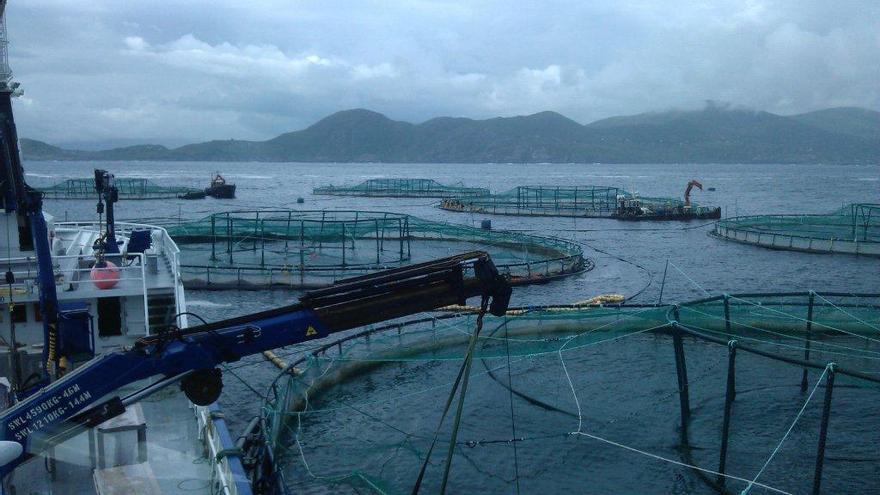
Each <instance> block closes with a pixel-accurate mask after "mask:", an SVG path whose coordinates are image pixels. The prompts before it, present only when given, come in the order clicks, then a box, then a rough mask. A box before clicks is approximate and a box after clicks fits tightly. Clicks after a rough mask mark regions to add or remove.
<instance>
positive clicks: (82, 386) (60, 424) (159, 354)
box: [0, 251, 510, 475]
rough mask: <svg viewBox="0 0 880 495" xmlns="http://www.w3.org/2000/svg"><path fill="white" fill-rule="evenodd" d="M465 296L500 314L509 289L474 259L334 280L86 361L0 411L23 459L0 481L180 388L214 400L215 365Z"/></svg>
mask: <svg viewBox="0 0 880 495" xmlns="http://www.w3.org/2000/svg"><path fill="white" fill-rule="evenodd" d="M473 296H482V297H483V298H484V300H485V301H486V302H487V303H488V302H489V300H490V299H491V305H490V306H489V311H490V312H492V313H493V314H496V315H502V314H504V312H505V311H506V310H507V304H508V302H509V299H510V286H509V285H508V284H507V282H506V280H505V279H504V278H503V277H502V276H501V275H500V274H499V273H498V271H497V269H496V268H495V265H494V264H493V263H492V260H491V259H490V257H489V255H488V254H487V253H485V252H482V251H473V252H469V253H464V254H461V255H458V256H452V257H448V258H443V259H439V260H436V261H431V262H427V263H421V264H416V265H411V266H407V267H402V268H397V269H393V270H388V271H384V272H379V273H377V274H373V275H366V276H363V277H357V278H351V279H346V280H342V281H340V282H338V283H337V284H335V285H333V286H331V287H328V288H326V289H319V290H315V291H312V292H308V293H306V295H305V296H304V297H303V298H301V299H300V301H299V302H298V303H296V304H292V305H289V306H284V307H280V308H276V309H272V310H269V311H263V312H260V313H256V314H251V315H246V316H241V317H237V318H232V319H228V320H223V321H218V322H214V323H207V324H204V325H200V326H196V327H191V328H187V329H185V330H173V331H168V332H164V333H162V334H158V335H151V336H149V337H145V338H143V339H140V340H139V341H137V342H136V344H135V345H134V347H133V348H132V349H129V350H123V351H118V352H111V353H107V354H103V355H100V356H98V357H96V358H94V359H93V360H91V361H89V362H88V363H86V364H84V365H83V366H81V367H80V368H78V369H76V370H75V371H73V372H71V373H69V374H68V375H66V376H64V377H63V378H61V379H59V380H57V381H55V382H53V383H52V384H50V385H48V386H46V387H45V388H43V389H41V390H39V391H38V392H36V393H34V394H32V395H31V396H30V397H28V398H27V399H25V400H23V401H22V402H20V403H18V404H17V405H15V406H14V407H12V408H10V409H7V410H6V411H3V412H2V413H0V443H6V446H7V447H9V446H10V445H11V446H12V447H15V448H17V446H16V445H12V444H10V443H9V442H16V443H17V444H19V445H21V453H20V454H19V455H17V457H15V458H14V459H12V460H10V461H9V462H7V463H6V464H4V465H2V466H0V475H6V474H8V473H9V472H11V471H12V470H13V469H14V468H15V467H16V466H18V465H19V464H21V463H22V462H24V461H25V460H27V459H28V458H29V457H31V456H33V455H36V454H39V453H41V452H43V451H45V450H46V449H47V448H49V447H50V446H52V445H55V444H57V443H58V442H61V441H63V440H65V439H66V438H70V437H71V436H73V435H75V434H77V433H79V432H81V431H82V429H83V428H86V427H91V426H96V425H98V424H100V423H101V422H103V421H106V420H107V419H109V418H112V417H114V416H116V415H119V414H121V413H122V412H124V411H125V406H126V405H128V404H131V403H133V402H136V401H137V400H140V399H141V398H143V397H145V396H147V395H149V394H151V393H153V392H155V391H157V390H159V389H161V388H162V387H165V386H167V385H170V384H171V383H175V382H176V381H178V380H180V382H181V388H182V389H183V391H184V393H186V395H187V397H188V398H189V399H190V400H191V401H193V402H195V403H196V404H200V405H207V404H210V403H212V402H214V401H215V400H216V399H217V398H218V396H219V395H220V391H221V390H222V381H221V373H220V370H219V369H217V368H216V366H218V365H219V364H221V363H228V362H232V361H237V360H238V359H240V358H242V357H244V356H248V355H251V354H256V353H258V352H262V351H266V350H270V349H275V348H278V347H282V346H286V345H292V344H297V343H301V342H305V341H309V340H314V339H319V338H323V337H326V336H327V335H329V334H331V333H334V332H339V331H342V330H347V329H351V328H355V327H358V326H362V325H367V324H370V323H377V322H380V321H385V320H388V319H393V318H398V317H401V316H406V315H410V314H414V313H418V312H421V311H428V310H431V309H436V308H439V307H442V306H446V305H450V304H461V303H464V301H465V300H466V299H467V298H469V297H473ZM152 377H160V378H159V381H158V382H156V383H154V384H153V385H150V386H148V387H146V388H144V389H142V390H140V391H138V392H136V393H134V394H131V395H129V396H128V397H125V398H120V397H118V396H112V394H114V393H116V391H117V390H119V389H120V388H122V387H124V386H126V385H129V384H132V383H134V382H138V381H141V380H145V379H148V378H152ZM108 397H109V398H108ZM8 450H9V449H7V451H8Z"/></svg>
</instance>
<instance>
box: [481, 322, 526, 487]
mask: <svg viewBox="0 0 880 495" xmlns="http://www.w3.org/2000/svg"><path fill="white" fill-rule="evenodd" d="M507 335H508V328H507V319H506V318H505V319H504V337H505V339H504V346H505V348H506V351H507V385H508V386H507V391H508V394H507V395H508V398H509V399H510V429H511V432H512V434H513V438H514V439H516V419H515V416H514V415H513V378H512V374H511V371H510V341H509V340H507ZM483 363H484V364H485V361H484V362H483ZM511 443H512V444H513V472H514V480H515V481H516V493H519V456H518V455H517V449H516V442H511Z"/></svg>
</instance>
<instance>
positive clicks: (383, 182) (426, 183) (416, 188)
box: [312, 179, 489, 198]
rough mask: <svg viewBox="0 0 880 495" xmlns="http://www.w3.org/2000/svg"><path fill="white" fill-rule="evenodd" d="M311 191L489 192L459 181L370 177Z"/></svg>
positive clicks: (361, 193) (397, 193)
mask: <svg viewBox="0 0 880 495" xmlns="http://www.w3.org/2000/svg"><path fill="white" fill-rule="evenodd" d="M312 192H313V193H314V194H325V195H331V196H372V197H390V198H449V197H464V198H469V197H478V196H486V195H488V194H489V190H488V189H485V188H482V187H466V186H464V185H463V184H460V183H459V184H455V185H447V184H441V183H439V182H437V181H435V180H432V179H370V180H367V181H364V182H361V183H360V184H358V185H355V186H333V185H330V186H323V187H318V188H315V189H314V190H313V191H312Z"/></svg>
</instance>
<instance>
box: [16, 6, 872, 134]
mask: <svg viewBox="0 0 880 495" xmlns="http://www.w3.org/2000/svg"><path fill="white" fill-rule="evenodd" d="M7 18H8V28H9V33H10V37H11V44H10V62H11V65H12V67H13V70H14V71H15V74H16V78H17V80H19V81H20V82H22V84H23V87H24V88H25V91H26V94H25V97H24V98H21V99H19V100H17V102H16V111H17V116H18V120H19V126H20V128H21V134H22V135H24V136H29V137H34V138H39V139H46V140H49V141H52V142H70V141H95V140H100V139H114V138H132V137H137V138H144V139H146V140H154V141H159V142H161V141H163V140H165V141H171V140H173V141H179V140H181V139H183V140H189V141H197V140H204V139H214V138H218V139H225V138H229V137H238V138H243V139H265V138H268V137H272V136H274V135H276V134H278V133H281V132H285V131H289V130H292V129H296V128H301V127H303V126H305V125H307V124H309V123H311V122H313V121H314V120H316V119H318V118H320V117H323V116H325V115H327V114H329V113H332V112H334V111H337V110H341V109H345V108H351V107H368V108H371V109H374V110H377V111H380V112H384V113H387V114H389V115H390V116H391V117H394V118H400V119H406V120H412V121H422V120H426V119H428V118H431V117H435V116H439V115H454V116H469V117H476V118H481V117H488V116H494V115H516V114H526V113H533V112H537V111H541V110H555V111H558V112H561V113H563V114H565V115H567V116H569V117H571V118H574V119H576V120H578V121H581V122H588V121H592V120H595V119H599V118H603V117H607V116H611V115H617V114H627V113H637V112H643V111H651V110H662V109H666V108H682V107H693V106H697V105H700V104H702V102H703V101H705V100H718V101H727V102H732V103H735V104H737V105H743V106H747V107H751V108H758V109H765V110H769V111H774V112H779V113H796V112H802V111H809V110H814V109H818V108H825V107H831V106H842V105H853V106H863V107H868V108H874V109H878V108H880V84H878V83H880V62H878V59H880V57H877V53H880V36H878V34H877V33H880V2H877V1H876V0H867V1H848V2H827V1H819V0H804V1H795V0H792V1H760V0H754V1H719V2H709V3H698V2H691V1H685V0H672V1H665V2H659V1H629V2H626V1H617V0H615V1H611V0H607V1H597V2H583V1H580V0H566V1H563V0H555V1H548V2H540V3H535V2H531V3H528V2H500V1H496V2H493V1H488V2H446V1H440V0H437V1H432V0H418V1H414V2H413V1H408V2H388V1H375V2H369V1H352V2H345V1H327V2H299V1H297V2H292V1H288V0H277V1H266V2H232V1H228V0H217V1H211V2H208V1H201V2H184V1H167V2H118V1H111V0H95V1H92V2H78V3H68V2H63V1H60V0H59V1H53V0H32V1H24V2H12V4H11V5H10V6H9V8H8V9H7Z"/></svg>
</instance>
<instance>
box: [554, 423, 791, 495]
mask: <svg viewBox="0 0 880 495" xmlns="http://www.w3.org/2000/svg"><path fill="white" fill-rule="evenodd" d="M570 434H571V435H580V436H584V437H587V438H592V439H593V440H598V441H600V442H603V443H607V444H608V445H613V446H615V447H619V448H621V449H624V450H628V451H630V452H635V453H636V454H641V455H644V456H647V457H651V458H653V459H657V460H658V461H663V462H668V463H670V464H675V465H676V466H681V467H686V468H689V469H694V470H697V471H702V472H704V473H708V474H712V475H715V476H724V477H725V478H728V479H732V480H736V481H743V482H747V483H749V482H750V481H749V480H748V479H746V478H741V477H739V476H733V475H730V474H724V473H720V472H718V471H713V470H711V469H706V468H702V467H700V466H695V465H693V464H688V463H686V462H681V461H676V460H675V459H670V458H668V457H663V456H661V455H657V454H653V453H651V452H647V451H644V450H639V449H637V448H635V447H630V446H629V445H624V444H622V443H619V442H615V441H614V440H609V439H607V438H602V437H600V436H598V435H593V434H592V433H587V432H585V431H573V432H571V433H570ZM751 483H753V484H754V485H755V486H760V487H761V488H766V489H767V490H770V491H772V492H775V493H782V494H784V495H792V493H791V492H787V491H785V490H780V489H778V488H774V487H772V486H770V485H765V484H763V483H758V482H754V481H752V482H751Z"/></svg>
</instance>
